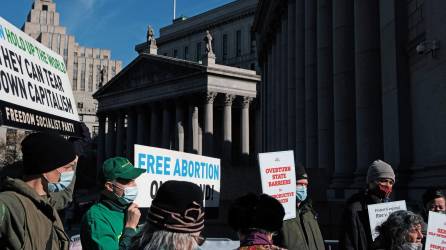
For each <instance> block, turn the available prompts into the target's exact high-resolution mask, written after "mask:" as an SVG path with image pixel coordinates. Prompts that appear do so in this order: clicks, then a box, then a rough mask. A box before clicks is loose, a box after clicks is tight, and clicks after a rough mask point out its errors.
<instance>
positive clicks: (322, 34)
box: [317, 0, 334, 170]
mask: <svg viewBox="0 0 446 250" xmlns="http://www.w3.org/2000/svg"><path fill="white" fill-rule="evenodd" d="M331 3H332V0H318V1H317V10H318V11H317V72H318V77H317V110H318V112H317V114H318V118H317V124H318V126H317V127H318V159H319V160H318V162H319V167H320V168H327V169H330V170H331V169H332V168H333V167H334V163H333V158H334V156H333V151H334V145H333V51H332V28H333V27H332V19H331Z"/></svg>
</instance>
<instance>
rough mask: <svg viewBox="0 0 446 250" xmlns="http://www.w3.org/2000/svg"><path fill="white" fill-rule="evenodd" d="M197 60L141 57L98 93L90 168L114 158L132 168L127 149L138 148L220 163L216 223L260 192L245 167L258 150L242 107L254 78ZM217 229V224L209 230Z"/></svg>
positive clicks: (249, 113) (252, 93) (249, 112)
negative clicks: (245, 195)
mask: <svg viewBox="0 0 446 250" xmlns="http://www.w3.org/2000/svg"><path fill="white" fill-rule="evenodd" d="M155 51H156V50H155ZM155 51H152V52H155ZM202 60H203V64H199V63H197V62H192V61H186V60H182V59H177V58H172V57H166V56H162V55H157V54H150V53H145V52H143V53H141V54H140V55H139V56H138V57H137V58H136V59H135V60H133V61H132V62H131V63H130V64H129V65H128V66H127V67H125V68H124V69H123V70H122V71H121V72H120V73H118V74H117V75H116V76H115V77H114V78H113V79H111V80H110V81H109V82H108V83H107V84H106V85H105V86H104V87H103V88H101V89H99V90H98V91H97V92H96V93H95V94H94V98H95V99H97V100H98V103H99V106H98V117H99V137H98V155H97V157H98V163H100V162H102V161H103V159H105V158H108V157H111V156H116V155H121V156H126V157H127V158H128V159H131V160H133V153H134V152H133V148H134V144H142V145H149V146H154V147H162V148H167V149H172V150H178V151H182V152H189V153H194V154H200V155H206V156H212V157H217V158H221V160H222V161H221V164H222V169H221V172H222V180H221V194H220V199H221V200H220V204H221V207H222V209H220V211H221V215H222V216H224V211H226V210H225V209H223V208H224V207H225V206H226V207H227V206H228V204H229V200H231V199H232V198H233V197H234V196H236V195H239V194H240V190H241V189H242V190H247V191H249V190H251V191H258V190H257V188H259V187H260V181H259V171H258V169H257V168H255V167H250V160H252V159H255V156H256V154H255V152H256V145H257V143H258V140H257V138H258V136H256V131H255V128H256V126H255V123H256V119H255V115H256V112H255V110H254V109H253V108H250V107H252V104H253V102H255V100H256V96H257V84H258V82H259V81H260V76H258V75H257V74H256V72H255V71H251V70H246V69H240V68H234V67H229V66H224V65H219V64H215V58H213V55H212V56H210V57H208V56H205V57H203V59H202ZM251 166H252V165H251ZM240 173H250V175H251V178H248V179H247V178H246V177H247V175H246V174H240ZM225 223H226V222H225V220H224V219H223V218H222V217H221V216H220V220H219V222H218V223H217V225H218V226H216V228H217V229H218V228H222V227H223V226H222V225H223V224H225ZM219 232H221V230H219Z"/></svg>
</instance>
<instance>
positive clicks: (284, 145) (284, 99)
mask: <svg viewBox="0 0 446 250" xmlns="http://www.w3.org/2000/svg"><path fill="white" fill-rule="evenodd" d="M287 15H288V12H287V11H285V12H284V13H283V14H282V21H281V22H282V33H281V35H280V36H281V37H280V42H281V43H280V48H281V49H280V90H279V92H280V104H281V105H280V110H279V112H280V113H281V119H280V123H279V131H280V149H281V150H288V149H289V145H288V134H287V132H288V126H289V124H288V123H289V120H288V94H287V93H288V73H287V71H288V67H287V63H288V17H287Z"/></svg>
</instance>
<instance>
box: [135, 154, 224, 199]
mask: <svg viewBox="0 0 446 250" xmlns="http://www.w3.org/2000/svg"><path fill="white" fill-rule="evenodd" d="M135 167H137V168H143V169H146V170H147V171H146V172H145V173H144V174H142V175H141V176H140V177H138V178H137V179H136V183H137V185H138V197H136V200H135V203H136V204H138V205H139V206H140V207H150V204H152V200H153V198H155V195H156V192H157V191H158V188H159V187H160V186H161V184H162V183H163V182H165V181H169V180H177V181H189V182H193V183H195V184H197V185H198V186H200V188H201V189H202V190H203V194H204V206H205V207H218V206H219V202H220V180H221V169H220V159H217V158H211V157H205V156H201V155H195V154H189V153H183V152H178V151H173V150H168V149H163V148H155V147H148V146H142V145H135Z"/></svg>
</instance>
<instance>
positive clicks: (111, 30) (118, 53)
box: [0, 0, 232, 66]
mask: <svg viewBox="0 0 446 250" xmlns="http://www.w3.org/2000/svg"><path fill="white" fill-rule="evenodd" d="M53 1H55V2H56V4H57V11H58V12H59V13H60V18H61V20H60V22H61V25H62V26H65V27H67V31H68V33H69V34H71V35H74V36H75V37H76V41H77V42H78V43H79V44H80V45H82V46H85V47H94V48H106V49H110V50H111V52H112V59H118V60H122V61H123V66H125V65H127V64H128V63H129V62H131V61H132V60H133V59H134V58H135V57H136V55H137V54H136V52H135V51H134V46H135V44H138V43H141V42H144V41H145V36H146V29H147V25H148V24H150V25H152V27H153V29H154V30H155V33H156V36H158V31H159V28H160V27H164V26H166V25H169V24H171V23H172V17H173V0H53ZM33 2H34V0H1V4H0V16H2V17H3V18H4V19H6V20H7V21H9V22H11V23H12V24H14V25H15V26H17V27H18V28H21V27H22V25H23V23H24V22H25V20H26V16H27V14H28V12H29V10H30V9H31V4H32V3H33ZM229 2H232V0H177V12H176V13H177V16H180V15H185V16H189V17H190V16H194V15H196V14H199V13H201V12H204V11H207V10H209V9H213V8H215V7H218V6H221V5H224V4H226V3H229Z"/></svg>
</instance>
